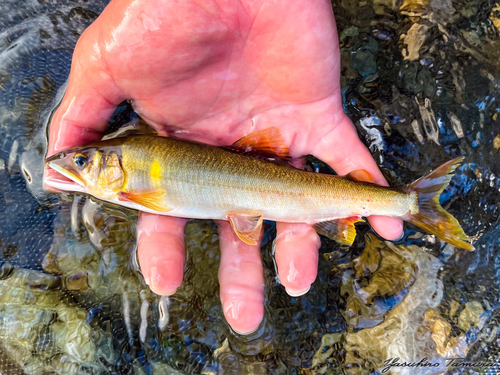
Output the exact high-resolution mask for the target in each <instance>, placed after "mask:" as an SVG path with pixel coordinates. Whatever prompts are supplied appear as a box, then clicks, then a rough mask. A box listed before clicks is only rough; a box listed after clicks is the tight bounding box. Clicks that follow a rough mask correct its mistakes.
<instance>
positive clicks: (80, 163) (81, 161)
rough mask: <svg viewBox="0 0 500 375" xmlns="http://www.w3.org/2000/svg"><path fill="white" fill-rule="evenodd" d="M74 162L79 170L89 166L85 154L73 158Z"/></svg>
mask: <svg viewBox="0 0 500 375" xmlns="http://www.w3.org/2000/svg"><path fill="white" fill-rule="evenodd" d="M73 162H74V163H75V165H76V166H77V167H78V168H83V167H85V165H86V164H87V157H86V156H85V155H83V154H76V155H75V156H73Z"/></svg>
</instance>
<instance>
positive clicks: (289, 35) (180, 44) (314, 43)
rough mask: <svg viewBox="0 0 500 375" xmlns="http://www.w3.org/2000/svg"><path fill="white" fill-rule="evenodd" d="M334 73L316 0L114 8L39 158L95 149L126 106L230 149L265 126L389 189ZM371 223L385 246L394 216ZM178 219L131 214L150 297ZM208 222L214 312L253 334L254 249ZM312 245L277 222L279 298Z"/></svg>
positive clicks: (176, 264) (169, 279)
mask: <svg viewBox="0 0 500 375" xmlns="http://www.w3.org/2000/svg"><path fill="white" fill-rule="evenodd" d="M339 75H340V56H339V49H338V37H337V33H336V29H335V23H334V18H333V13H332V9H331V5H330V2H329V1H327V0H312V1H311V0H295V1H293V2H289V1H285V0H278V1H267V0H255V1H250V0H242V1H241V2H239V1H236V2H235V1H228V0H169V1H165V0H113V1H112V2H111V3H110V4H109V5H108V7H107V8H106V9H105V10H104V12H103V13H102V15H101V16H100V17H99V18H98V19H97V20H96V21H95V22H94V23H93V24H92V25H91V26H90V27H89V28H88V29H87V30H86V31H85V33H84V34H83V35H82V37H81V38H80V40H79V41H78V44H77V46H76V48H75V52H74V56H73V63H72V67H71V74H70V79H69V83H68V88H67V92H66V95H65V97H64V99H63V102H62V103H61V106H60V107H59V109H58V110H57V112H56V113H55V115H54V118H53V120H52V124H51V127H50V135H49V151H48V155H49V156H50V155H52V154H54V153H56V152H59V151H61V150H64V149H67V148H69V147H73V146H76V145H82V144H86V143H89V142H93V141H96V140H99V139H100V138H101V136H102V133H103V132H104V131H105V129H106V125H107V122H108V120H109V118H110V116H111V115H112V113H113V111H114V109H115V108H116V106H117V105H118V104H119V103H121V102H122V101H123V100H125V99H130V100H132V103H133V107H134V109H135V110H136V111H137V112H138V113H139V114H140V115H141V117H142V118H144V119H145V120H146V121H147V122H148V123H149V124H150V125H152V126H153V127H154V128H155V129H156V130H157V131H158V133H159V134H160V135H164V136H170V135H172V136H175V137H177V138H183V139H188V140H194V141H200V142H204V143H208V144H212V145H230V144H232V143H233V142H234V141H236V140H237V139H239V138H241V137H242V136H243V135H246V134H249V133H252V132H253V131H255V130H258V129H263V128H267V127H276V128H280V130H281V133H282V135H283V137H284V139H285V141H286V142H287V144H288V145H289V149H290V152H291V154H292V156H295V157H297V156H301V155H306V154H312V155H315V156H316V157H318V158H319V159H321V160H323V161H325V162H327V163H328V164H329V165H330V166H331V167H332V168H333V169H334V170H335V171H336V172H337V173H338V174H340V175H343V174H346V173H349V172H350V171H352V170H355V169H365V170H367V171H368V172H369V173H370V174H371V176H372V178H373V182H375V183H378V184H381V185H387V182H386V180H385V179H384V177H383V175H382V174H381V172H380V171H379V169H378V168H377V165H376V163H375V161H374V160H373V158H372V157H371V155H370V153H369V151H368V150H367V149H366V147H365V146H364V145H363V144H362V142H361V141H360V140H359V138H358V136H357V133H356V130H355V128H354V126H353V125H352V123H351V121H350V120H349V118H348V117H347V116H346V115H345V114H344V112H343V110H342V103H341V93H340V82H339V78H340V77H339ZM46 178H50V176H47V177H46ZM370 223H371V225H372V226H373V228H374V229H375V230H376V231H377V232H378V233H379V234H380V235H381V236H382V237H385V238H387V239H389V240H394V239H396V238H398V237H400V236H401V234H402V223H401V221H399V220H397V219H393V218H386V217H371V218H370ZM185 224H186V219H181V218H175V217H168V216H158V215H152V214H145V213H141V215H140V218H139V222H138V243H139V248H138V251H139V261H140V265H141V269H142V273H143V275H144V278H145V280H146V281H147V283H148V284H149V285H150V287H151V289H152V290H153V291H154V292H156V293H158V294H163V295H170V294H173V293H175V291H176V289H177V288H178V287H179V285H180V284H181V281H182V276H183V270H184V226H185ZM218 225H219V234H220V247H221V264H220V269H219V281H220V293H221V302H222V305H223V311H224V314H225V317H226V319H227V321H228V322H229V324H230V325H231V326H232V327H233V329H234V330H235V331H237V332H239V333H243V334H245V333H250V332H252V331H253V330H255V329H256V328H257V327H258V325H259V323H260V322H261V320H262V317H263V313H264V307H263V305H264V291H263V288H264V280H263V271H262V263H261V259H260V246H259V245H255V246H252V245H248V244H245V243H243V242H242V241H240V240H239V239H238V238H237V237H236V235H235V233H234V232H233V231H232V229H231V227H230V225H229V224H228V223H227V222H219V223H218ZM319 245H320V241H319V237H318V235H317V234H316V232H315V231H314V229H313V228H312V227H311V226H309V225H306V224H287V223H277V241H276V262H277V265H278V273H279V277H280V281H281V283H282V284H283V285H284V287H285V288H286V290H287V292H288V293H289V294H290V295H292V296H297V295H301V294H304V293H306V292H307V291H308V290H309V288H310V285H311V284H312V282H313V281H314V280H315V278H316V273H317V264H318V248H319Z"/></svg>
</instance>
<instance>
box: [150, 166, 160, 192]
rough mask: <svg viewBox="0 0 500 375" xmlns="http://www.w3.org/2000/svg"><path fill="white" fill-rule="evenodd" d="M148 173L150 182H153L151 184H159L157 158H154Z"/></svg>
mask: <svg viewBox="0 0 500 375" xmlns="http://www.w3.org/2000/svg"><path fill="white" fill-rule="evenodd" d="M149 174H150V175H151V182H152V183H153V185H155V186H156V185H159V184H160V181H161V166H160V163H159V162H158V161H157V160H155V161H154V162H153V164H151V169H150V170H149Z"/></svg>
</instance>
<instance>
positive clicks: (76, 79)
mask: <svg viewBox="0 0 500 375" xmlns="http://www.w3.org/2000/svg"><path fill="white" fill-rule="evenodd" d="M96 33H98V30H97V28H96V26H95V25H91V26H90V27H89V28H88V29H87V30H86V31H85V32H84V33H83V34H82V36H81V37H80V39H79V40H78V43H77V45H76V47H75V51H74V53H73V60H72V64H71V72H70V76H69V81H68V87H67V89H66V93H65V95H64V98H63V100H62V102H61V105H60V106H59V108H58V109H57V111H56V112H55V114H54V116H53V118H52V120H51V124H50V131H49V147H48V154H47V156H51V155H53V154H55V153H56V152H59V151H62V150H64V149H67V148H69V147H73V146H77V145H83V144H86V143H89V142H93V141H96V140H99V139H101V135H102V133H103V132H104V130H105V129H106V125H107V122H108V120H109V119H110V117H111V115H112V114H113V111H114V110H115V108H116V106H117V105H118V104H119V103H121V102H122V101H123V100H124V99H125V98H124V94H123V93H121V91H120V90H119V89H118V88H117V87H116V85H115V82H114V80H113V78H112V76H111V74H109V73H108V72H107V69H106V68H105V66H104V60H103V59H104V57H103V56H102V54H101V51H100V49H99V45H98V43H97V40H98V36H97V35H96Z"/></svg>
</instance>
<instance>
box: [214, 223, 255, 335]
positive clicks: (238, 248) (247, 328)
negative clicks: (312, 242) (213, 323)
mask: <svg viewBox="0 0 500 375" xmlns="http://www.w3.org/2000/svg"><path fill="white" fill-rule="evenodd" d="M217 224H218V226H219V237H220V249H221V260H220V268H219V283H220V298H221V302H222V308H223V310H224V316H225V317H226V320H227V322H228V323H229V325H230V326H231V327H232V328H233V330H235V331H236V332H237V333H240V334H242V335H246V334H249V333H252V332H254V331H255V330H256V329H257V328H258V327H259V324H260V322H261V321H262V318H263V317H264V274H263V269H262V260H261V258H260V244H257V245H248V244H246V243H244V242H243V241H241V240H240V239H239V238H238V236H236V234H235V233H234V231H233V229H232V228H231V225H230V224H229V223H228V222H227V221H219V222H218V223H217Z"/></svg>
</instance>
